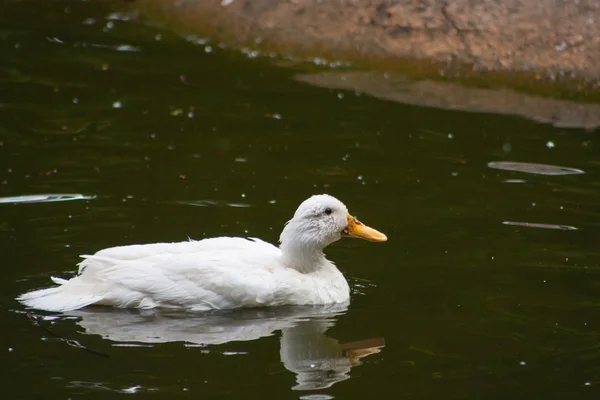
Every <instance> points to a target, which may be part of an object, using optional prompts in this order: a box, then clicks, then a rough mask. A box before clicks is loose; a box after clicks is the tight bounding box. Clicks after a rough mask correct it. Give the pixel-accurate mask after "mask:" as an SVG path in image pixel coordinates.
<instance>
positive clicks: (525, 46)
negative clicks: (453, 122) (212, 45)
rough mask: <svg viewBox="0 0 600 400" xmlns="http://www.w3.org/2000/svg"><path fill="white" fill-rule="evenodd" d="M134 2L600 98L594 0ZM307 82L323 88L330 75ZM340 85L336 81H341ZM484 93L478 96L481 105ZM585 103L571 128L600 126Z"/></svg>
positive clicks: (407, 63)
mask: <svg viewBox="0 0 600 400" xmlns="http://www.w3.org/2000/svg"><path fill="white" fill-rule="evenodd" d="M128 4H130V6H131V7H134V8H137V9H138V11H140V14H141V17H142V18H147V19H149V20H154V21H159V23H160V24H163V25H164V24H167V25H168V26H170V27H172V28H173V29H174V30H176V31H178V32H181V33H184V32H185V33H189V34H198V35H205V36H207V37H210V38H211V39H214V40H217V41H221V42H225V43H227V44H233V45H234V46H235V45H237V46H239V47H240V48H241V47H248V48H251V49H256V50H259V51H262V52H275V53H277V54H283V55H293V56H295V57H299V58H310V57H313V58H314V57H319V58H321V59H326V60H345V61H348V62H350V64H351V65H352V66H353V67H356V68H365V69H368V70H369V71H371V72H372V71H379V72H381V73H384V72H385V73H388V74H401V75H403V76H408V77H411V78H414V79H417V80H422V79H429V80H433V81H437V82H440V81H444V82H448V81H451V82H453V83H456V82H458V83H461V84H464V83H467V86H471V87H476V88H477V89H495V88H500V87H503V88H510V89H512V90H515V91H516V92H520V93H526V94H527V95H534V96H541V97H554V98H557V99H560V100H568V102H571V100H576V101H578V102H580V103H581V102H586V103H590V102H592V103H600V1H597V0H535V1H531V0H143V1H141V0H129V3H128ZM369 79H371V78H369ZM302 80H303V81H305V82H310V83H313V84H320V85H324V86H327V81H328V80H327V79H312V80H311V79H307V78H306V77H304V78H302ZM360 82H361V83H360V85H361V90H363V91H367V92H368V91H369V90H368V89H369V88H368V87H367V88H365V87H364V86H365V82H366V81H365V79H362V78H361V81H360ZM403 82H405V81H404V80H403ZM378 85H380V83H378ZM333 86H335V87H339V86H340V85H339V82H337V83H336V84H335V85H333ZM344 86H345V87H347V88H348V89H350V88H351V86H352V85H351V84H347V83H346V84H344ZM452 90H456V88H455V87H452ZM462 96H463V97H464V95H462ZM385 97H387V98H388V99H389V98H390V96H385ZM485 97H486V96H485V94H483V93H481V92H478V93H477V98H478V100H477V102H479V99H481V98H485ZM498 102H499V101H498V100H497V96H496V100H495V103H498ZM500 103H501V101H500ZM528 103H530V102H528ZM578 107H579V106H578ZM459 108H462V107H459ZM579 108H581V107H579ZM583 108H584V110H580V109H579V110H577V111H573V110H571V109H569V110H567V111H564V112H563V114H568V115H570V117H569V121H568V122H565V123H564V125H566V126H585V127H586V128H593V127H596V126H598V123H597V121H596V120H600V114H598V115H596V112H598V110H597V107H595V106H594V107H593V109H589V108H588V107H583ZM489 111H490V110H489V108H486V112H489ZM509 113H512V112H509ZM581 113H583V114H584V115H587V116H588V117H586V121H585V122H582V123H581V124H579V123H576V122H575V123H574V120H573V118H572V116H573V114H581ZM546 114H547V112H546ZM590 116H591V117H590ZM534 118H536V117H534ZM541 119H542V120H547V119H552V118H551V116H550V117H548V116H546V115H545V116H543V117H541ZM575 119H577V118H575Z"/></svg>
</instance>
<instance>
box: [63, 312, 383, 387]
mask: <svg viewBox="0 0 600 400" xmlns="http://www.w3.org/2000/svg"><path fill="white" fill-rule="evenodd" d="M346 310H347V305H345V304H344V305H334V306H320V307H276V308H269V309H260V310H259V309H253V310H234V311H225V312H223V311H219V312H214V313H208V314H190V313H175V312H165V311H132V310H115V309H108V308H107V309H105V308H93V309H88V310H81V311H75V312H70V313H69V315H71V316H77V317H78V318H79V321H78V324H79V325H80V326H81V327H83V328H84V329H85V333H87V334H94V335H101V336H102V337H104V338H106V339H109V340H112V341H115V342H137V343H167V342H186V343H189V344H196V345H219V344H224V343H228V342H233V341H249V340H256V339H259V338H261V337H264V336H270V335H273V334H274V333H275V332H276V331H278V330H279V331H281V342H280V343H281V346H280V356H281V361H282V363H283V365H284V366H285V368H287V369H288V370H289V371H292V372H294V373H295V374H296V381H297V384H296V385H295V386H294V387H293V389H296V390H315V389H323V388H327V387H330V386H331V385H333V384H335V383H337V382H340V381H343V380H345V379H348V378H349V375H348V373H349V372H350V369H351V368H352V367H354V366H357V365H359V364H360V359H361V358H362V357H365V356H368V355H370V354H375V353H378V352H379V351H380V349H381V348H382V347H383V346H384V340H383V338H374V339H367V340H361V341H356V342H350V343H339V341H337V340H336V339H333V338H330V337H328V336H327V335H326V334H325V333H326V331H327V330H328V329H329V328H331V327H332V326H333V325H335V323H336V320H337V318H338V317H339V316H340V315H343V314H344V313H345V312H346Z"/></svg>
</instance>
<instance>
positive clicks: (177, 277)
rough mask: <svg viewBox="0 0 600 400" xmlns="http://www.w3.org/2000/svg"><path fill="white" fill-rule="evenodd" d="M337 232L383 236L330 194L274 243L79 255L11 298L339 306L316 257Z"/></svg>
mask: <svg viewBox="0 0 600 400" xmlns="http://www.w3.org/2000/svg"><path fill="white" fill-rule="evenodd" d="M342 236H347V237H356V238H362V239H366V240H370V241H374V242H384V241H386V240H387V237H386V236H385V235H384V234H383V233H381V232H378V231H376V230H375V229H372V228H369V227H368V226H366V225H364V224H362V223H360V222H359V221H358V220H357V219H356V218H355V217H352V216H351V215H350V214H348V209H347V208H346V206H345V205H344V204H343V203H342V202H340V201H339V200H337V199H336V198H334V197H332V196H329V195H326V194H322V195H315V196H312V197H310V198H309V199H308V200H305V201H304V202H303V203H302V204H301V205H300V207H298V209H297V210H296V213H295V214H294V217H293V218H292V219H291V220H290V221H288V223H287V224H286V226H285V228H284V229H283V232H282V233H281V236H280V238H279V241H280V242H281V245H280V247H279V248H277V247H275V246H273V245H271V244H269V243H266V242H263V241H262V240H259V239H245V238H232V237H219V238H212V239H204V240H200V241H189V242H180V243H155V244H146V245H132V246H120V247H112V248H108V249H104V250H101V251H99V252H97V253H96V254H94V255H92V256H83V258H84V260H83V261H82V262H81V263H80V264H79V273H78V275H77V276H76V277H74V278H72V279H70V280H65V279H61V278H55V277H52V280H53V281H54V282H55V283H57V284H59V286H56V287H52V288H48V289H40V290H36V291H33V292H30V293H26V294H23V295H21V296H20V297H18V298H17V300H18V301H20V302H21V303H23V304H25V305H27V306H29V307H32V308H36V309H40V310H47V311H70V310H76V309H79V308H83V307H85V306H89V305H91V304H99V305H108V306H114V307H119V308H155V307H162V308H175V309H184V310H192V311H206V310H213V309H229V308H238V307H263V306H279V305H315V304H330V303H343V302H346V301H348V299H349V297H350V289H349V287H348V283H347V282H346V279H345V278H344V276H343V275H342V273H341V272H340V271H339V270H338V269H337V268H336V267H335V265H334V264H333V263H332V262H330V261H328V260H327V259H326V258H325V255H324V254H323V249H324V248H325V247H326V246H327V245H329V244H331V243H333V242H335V241H337V240H339V239H340V238H341V237H342Z"/></svg>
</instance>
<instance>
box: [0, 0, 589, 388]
mask: <svg viewBox="0 0 600 400" xmlns="http://www.w3.org/2000/svg"><path fill="white" fill-rule="evenodd" d="M0 10H1V11H0V26H1V32H2V35H1V36H0V41H1V42H2V45H3V57H2V58H1V60H0V71H1V73H0V85H1V86H0V87H1V91H2V93H3V96H2V99H1V103H0V159H1V160H2V167H1V169H0V237H1V240H0V249H1V252H2V254H3V258H4V260H3V263H2V265H3V267H4V268H3V272H4V279H2V281H1V283H0V293H1V295H0V304H1V308H2V311H0V312H1V313H2V320H3V330H2V332H3V333H2V343H3V344H4V348H3V349H2V352H3V357H2V358H3V360H4V363H5V365H7V366H10V367H9V368H8V369H7V370H5V372H4V373H3V378H4V382H5V383H4V385H3V392H4V397H6V398H11V399H12V398H34V397H44V398H73V397H79V396H91V397H94V398H95V397H102V398H108V397H116V396H117V395H119V394H123V393H125V394H130V395H132V396H139V395H142V396H144V397H146V396H152V398H164V399H171V398H175V397H177V398H202V397H204V398H207V397H208V398H216V397H219V398H222V397H229V398H265V397H268V398H279V399H288V398H289V399H297V398H302V399H330V398H337V399H361V398H365V397H370V398H380V397H384V396H385V397H394V398H407V399H409V398H411V399H412V398H427V399H459V398H460V399H464V398H488V399H496V398H497V399H501V398H502V399H504V398H508V397H510V398H513V399H531V398H582V397H583V396H590V397H591V396H593V395H594V393H595V394H596V395H597V394H598V389H597V387H598V385H600V367H599V365H600V346H599V345H598V343H599V340H600V322H599V319H598V318H597V315H598V310H599V304H600V302H599V301H598V300H599V299H600V252H599V251H598V237H599V236H598V230H599V229H600V202H599V201H598V199H599V196H600V178H599V172H600V161H598V157H597V156H598V154H599V152H598V147H599V142H598V139H597V134H598V132H597V129H596V130H595V129H590V128H589V127H588V128H587V129H578V128H574V127H564V126H562V127H561V126H560V125H557V124H551V123H548V122H547V121H542V122H540V121H535V120H534V119H532V118H527V117H525V116H523V115H510V113H509V114H506V113H499V114H494V113H486V112H478V113H470V112H467V111H465V110H452V109H451V108H452V107H425V106H421V105H418V104H412V103H410V102H402V101H394V99H391V98H387V99H386V98H382V97H377V96H371V95H369V94H368V93H366V91H365V92H363V91H360V90H352V89H347V88H343V87H340V88H334V86H332V88H327V87H322V86H323V85H320V86H321V87H318V86H312V85H310V84H309V83H307V79H304V78H299V76H302V77H306V74H307V73H313V72H331V71H332V70H336V68H338V69H339V68H344V66H343V65H342V66H341V67H340V65H339V64H335V65H333V66H330V65H315V64H323V63H322V62H315V60H313V61H312V62H310V60H309V61H306V62H304V61H295V62H292V61H291V60H287V59H284V58H280V57H271V56H265V55H260V54H258V55H257V54H255V53H252V52H248V51H243V52H242V51H238V50H236V49H233V48H231V47H229V46H227V45H223V44H220V43H218V42H215V41H212V40H210V38H206V39H205V38H201V37H197V36H192V35H191V34H182V33H180V32H179V33H178V32H175V31H174V30H171V29H168V28H166V27H157V26H156V25H152V24H146V23H144V21H140V20H138V19H136V18H132V17H131V15H130V14H127V13H122V12H118V11H117V10H115V9H112V8H111V7H110V6H109V5H108V4H107V3H105V2H100V1H98V2H96V1H87V2H85V1H82V2H73V1H52V2H43V1H23V2H20V1H11V2H5V3H4V4H3V5H1V6H0ZM573 104H575V103H573ZM501 114H502V115H501ZM316 193H329V194H332V195H334V196H336V197H337V198H339V199H340V200H342V201H344V202H345V203H346V205H347V206H348V208H349V209H350V212H351V213H353V214H355V215H357V216H358V217H359V218H360V219H361V220H364V222H365V223H368V224H369V225H370V226H373V227H375V228H377V229H379V230H381V231H382V232H384V233H386V234H387V236H388V239H389V240H388V242H386V243H380V244H373V243H368V242H364V241H357V240H349V239H344V240H341V241H340V242H337V243H335V244H334V245H332V246H330V247H329V248H328V249H327V255H328V257H329V258H330V259H331V260H333V261H335V263H336V265H337V266H338V268H339V269H340V270H341V271H342V272H343V273H344V275H345V276H346V277H347V279H348V281H349V283H350V286H351V290H352V299H351V302H350V304H349V305H348V306H345V305H344V306H324V307H314V308H305V307H283V308H275V309H258V310H246V311H228V312H226V311H223V312H215V313H209V314H201V313H195V314H194V313H173V312H170V313H169V312H163V311H142V312H137V311H132V310H110V309H106V308H102V307H96V308H94V307H90V308H87V309H84V310H81V311H77V312H71V313H66V314H59V313H58V314H57V313H44V312H37V311H35V310H32V314H30V315H29V316H28V315H27V311H28V310H27V309H25V308H24V307H23V306H22V305H20V304H19V303H18V302H16V301H15V297H16V296H18V295H19V294H21V293H23V292H27V291H30V290H33V289H37V288H40V287H47V286H50V285H51V281H50V277H51V276H59V277H63V278H68V277H71V276H73V274H74V272H75V271H76V264H77V263H78V262H79V256H80V255H82V254H90V253H93V252H95V251H97V250H100V249H103V248H106V247H110V246H119V245H126V244H138V243H153V242H174V241H184V240H188V238H192V239H202V238H205V237H214V236H222V235H227V236H250V237H259V238H262V239H264V240H267V241H269V242H272V243H276V242H277V240H278V238H279V233H280V231H281V229H282V228H283V225H284V223H285V222H286V221H287V220H288V219H289V218H291V216H292V215H293V212H294V210H295V209H296V207H297V206H298V204H300V202H301V201H303V200H304V199H306V198H307V197H309V196H310V195H312V194H316Z"/></svg>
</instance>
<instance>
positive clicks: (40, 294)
mask: <svg viewBox="0 0 600 400" xmlns="http://www.w3.org/2000/svg"><path fill="white" fill-rule="evenodd" d="M52 281H53V282H54V283H57V284H59V285H60V286H55V287H51V288H47V289H40V290H34V291H33V292H29V293H24V294H22V295H21V296H19V297H17V301H19V302H21V303H22V304H24V305H26V306H27V307H30V308H35V309H37V310H44V311H58V312H64V311H73V310H77V309H80V308H83V307H85V306H89V305H91V304H94V303H97V302H99V301H101V300H102V296H97V295H94V294H93V293H90V290H89V287H88V285H87V284H84V283H81V282H80V281H79V279H77V278H73V279H71V280H66V279H61V278H55V277H52Z"/></svg>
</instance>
